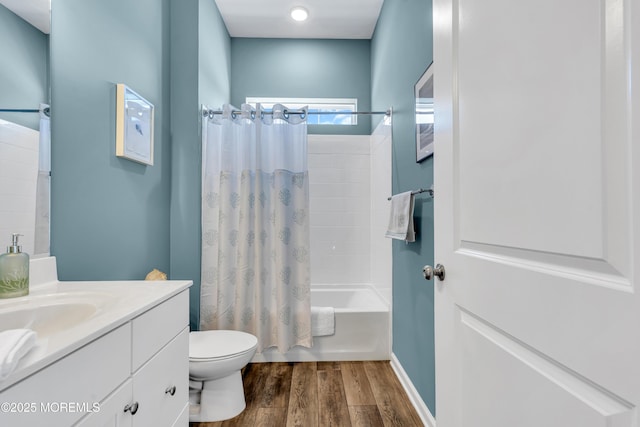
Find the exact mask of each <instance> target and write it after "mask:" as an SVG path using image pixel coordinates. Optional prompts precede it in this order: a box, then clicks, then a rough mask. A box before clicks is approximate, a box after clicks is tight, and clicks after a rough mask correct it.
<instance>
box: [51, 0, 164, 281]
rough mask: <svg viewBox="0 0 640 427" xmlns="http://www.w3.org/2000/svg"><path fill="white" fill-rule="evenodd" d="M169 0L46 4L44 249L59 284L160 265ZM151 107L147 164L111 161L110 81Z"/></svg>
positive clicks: (136, 273) (56, 0)
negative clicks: (151, 146)
mask: <svg viewBox="0 0 640 427" xmlns="http://www.w3.org/2000/svg"><path fill="white" fill-rule="evenodd" d="M168 25H169V0H138V1H135V2H132V1H129V0H53V1H52V30H51V36H50V38H51V109H52V114H51V131H52V206H51V242H52V244H51V252H52V254H53V255H55V256H56V257H57V262H58V273H59V277H60V279H61V280H81V279H82V280H117V279H144V277H145V275H146V273H147V272H149V271H150V270H151V269H153V268H158V269H160V270H163V271H168V268H169V198H170V194H171V193H170V189H171V187H170V184H171V168H170V166H171V160H170V154H171V153H170V132H169V112H170V110H169V95H170V94H169V89H170V86H169V69H170V68H169V65H170V63H169V58H170V57H169V39H168V35H169V32H168V28H169V27H168ZM116 83H125V84H127V85H128V86H129V87H131V88H132V89H133V90H135V91H137V92H138V93H139V94H140V95H142V96H143V97H145V98H146V99H147V100H149V101H150V102H151V103H153V104H154V106H155V128H154V140H155V155H154V157H155V159H154V165H153V166H145V165H141V164H138V163H134V162H131V161H129V160H125V159H122V158H118V157H116V156H115V112H116V104H115V84H116Z"/></svg>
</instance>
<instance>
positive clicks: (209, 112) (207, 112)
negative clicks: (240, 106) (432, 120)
mask: <svg viewBox="0 0 640 427" xmlns="http://www.w3.org/2000/svg"><path fill="white" fill-rule="evenodd" d="M282 112H283V113H284V114H304V110H288V109H284V110H282ZM222 113H223V111H221V110H208V109H206V108H203V109H202V116H203V117H207V116H209V117H213V116H214V115H219V114H222ZM241 113H242V111H241V110H233V111H231V114H241ZM262 113H263V114H267V115H270V114H273V111H268V110H267V111H263V112H262ZM307 114H309V115H322V114H332V115H336V114H349V115H358V114H363V115H374V114H384V115H385V116H390V115H391V110H387V111H339V112H334V111H307Z"/></svg>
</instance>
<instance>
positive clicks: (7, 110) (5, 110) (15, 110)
mask: <svg viewBox="0 0 640 427" xmlns="http://www.w3.org/2000/svg"><path fill="white" fill-rule="evenodd" d="M39 112H40V110H36V109H26V108H22V109H20V108H0V113H39ZM43 112H44V114H45V115H46V116H49V114H50V112H51V109H50V107H47V108H45V109H44V110H43Z"/></svg>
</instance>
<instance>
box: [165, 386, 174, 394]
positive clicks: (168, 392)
mask: <svg viewBox="0 0 640 427" xmlns="http://www.w3.org/2000/svg"><path fill="white" fill-rule="evenodd" d="M164 394H170V395H171V396H173V395H174V394H176V386H171V387H167V389H166V390H165V391H164Z"/></svg>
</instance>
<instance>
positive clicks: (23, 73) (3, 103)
mask: <svg viewBox="0 0 640 427" xmlns="http://www.w3.org/2000/svg"><path fill="white" fill-rule="evenodd" d="M0 40H2V54H1V55H0V108H11V109H38V107H39V106H40V104H41V103H43V104H48V103H49V87H48V86H49V82H48V76H49V58H48V55H49V54H48V51H49V36H47V35H46V34H44V33H42V32H41V31H40V30H38V29H37V28H35V27H33V26H31V25H30V24H28V23H27V22H25V21H24V20H22V18H20V17H18V16H17V15H15V14H14V13H13V12H11V11H10V10H9V9H7V8H6V7H4V6H2V5H0ZM0 119H3V120H8V121H10V122H14V123H17V124H19V125H22V126H26V127H29V128H31V129H36V130H37V129H38V128H39V126H40V117H39V115H38V114H35V113H0Z"/></svg>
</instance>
